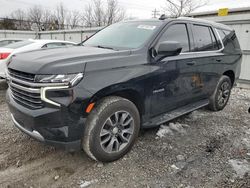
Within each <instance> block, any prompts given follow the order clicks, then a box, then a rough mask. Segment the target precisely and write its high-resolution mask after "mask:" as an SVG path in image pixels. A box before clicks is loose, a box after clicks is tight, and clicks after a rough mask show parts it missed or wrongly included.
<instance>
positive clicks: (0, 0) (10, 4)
mask: <svg viewBox="0 0 250 188" xmlns="http://www.w3.org/2000/svg"><path fill="white" fill-rule="evenodd" d="M118 1H119V3H120V5H121V6H122V7H124V8H125V9H126V12H127V15H128V16H131V17H137V18H151V16H152V10H153V9H155V8H156V9H157V10H159V11H161V12H162V10H163V7H164V5H165V0H118ZM60 2H63V4H64V5H65V6H66V7H68V9H71V10H79V11H81V10H83V8H84V5H85V4H87V3H88V2H91V0H0V16H1V17H3V16H5V15H8V14H9V13H10V12H12V11H14V10H15V9H18V8H21V9H24V10H25V9H27V8H29V7H31V6H33V5H36V4H38V5H41V6H43V7H45V8H47V9H51V10H53V9H54V8H55V7H56V5H57V4H58V3H60ZM225 7H227V8H234V7H250V0H209V3H208V5H207V6H205V7H202V8H201V9H199V10H197V11H198V12H200V11H205V10H217V9H219V8H225Z"/></svg>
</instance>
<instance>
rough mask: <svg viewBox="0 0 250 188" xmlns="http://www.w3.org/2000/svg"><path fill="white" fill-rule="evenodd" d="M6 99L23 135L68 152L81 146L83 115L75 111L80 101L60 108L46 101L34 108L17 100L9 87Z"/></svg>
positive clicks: (15, 122)
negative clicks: (42, 105) (41, 106)
mask: <svg viewBox="0 0 250 188" xmlns="http://www.w3.org/2000/svg"><path fill="white" fill-rule="evenodd" d="M76 93H77V92H76ZM6 100H7V103H8V106H9V109H10V112H11V117H12V120H13V122H14V124H15V126H16V127H17V128H18V129H20V130H21V131H22V132H24V133H25V134H27V135H29V136H30V137H32V138H34V139H36V140H38V141H40V142H42V143H45V144H49V145H53V146H56V147H60V148H63V149H66V150H69V151H75V150H80V149H81V138H82V136H83V131H84V123H85V120H86V117H84V115H83V114H80V113H79V111H78V110H76V109H77V108H82V105H77V104H80V102H79V100H74V101H72V103H71V104H69V105H67V106H65V105H62V106H61V107H60V108H59V107H55V106H51V105H47V104H46V105H45V107H44V108H41V109H37V110H33V109H29V108H27V107H24V106H23V105H21V104H19V103H18V102H16V101H15V100H14V99H13V97H12V95H11V92H10V89H8V90H7V94H6ZM75 102H76V103H77V104H75ZM82 102H84V101H82Z"/></svg>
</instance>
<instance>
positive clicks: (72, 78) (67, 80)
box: [35, 73, 83, 87]
mask: <svg viewBox="0 0 250 188" xmlns="http://www.w3.org/2000/svg"><path fill="white" fill-rule="evenodd" d="M82 78H83V73H78V74H57V75H36V77H35V82H38V83H55V84H56V83H58V84H62V83H64V84H67V85H69V86H71V87H73V86H75V85H77V84H78V83H79V82H80V81H81V80H82Z"/></svg>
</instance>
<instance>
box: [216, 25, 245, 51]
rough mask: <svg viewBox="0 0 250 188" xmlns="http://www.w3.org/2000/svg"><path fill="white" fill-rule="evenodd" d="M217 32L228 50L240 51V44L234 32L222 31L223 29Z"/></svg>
mask: <svg viewBox="0 0 250 188" xmlns="http://www.w3.org/2000/svg"><path fill="white" fill-rule="evenodd" d="M217 31H218V33H219V35H220V38H221V40H222V42H223V44H224V46H225V47H226V48H227V49H228V50H234V49H239V50H240V44H239V41H238V39H237V37H236V34H235V32H234V31H228V30H222V29H217Z"/></svg>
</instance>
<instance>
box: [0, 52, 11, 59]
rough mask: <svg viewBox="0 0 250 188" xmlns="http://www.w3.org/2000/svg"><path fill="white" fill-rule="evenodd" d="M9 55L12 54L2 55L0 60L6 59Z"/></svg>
mask: <svg viewBox="0 0 250 188" xmlns="http://www.w3.org/2000/svg"><path fill="white" fill-rule="evenodd" d="M9 55H10V53H0V59H6V58H7V57H9Z"/></svg>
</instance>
